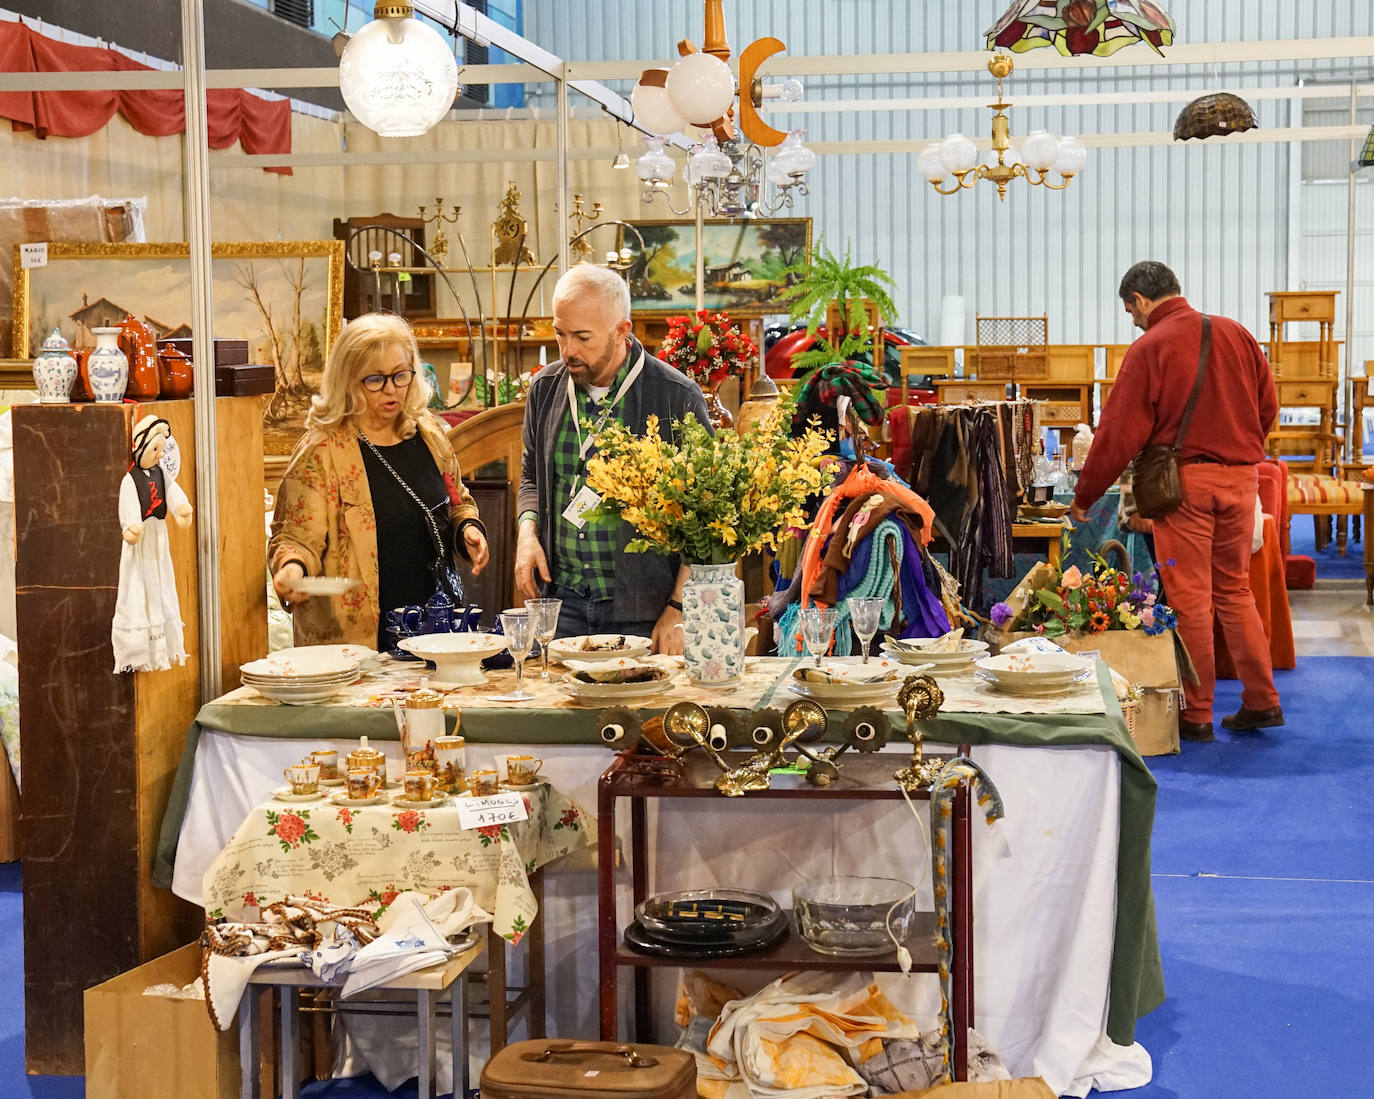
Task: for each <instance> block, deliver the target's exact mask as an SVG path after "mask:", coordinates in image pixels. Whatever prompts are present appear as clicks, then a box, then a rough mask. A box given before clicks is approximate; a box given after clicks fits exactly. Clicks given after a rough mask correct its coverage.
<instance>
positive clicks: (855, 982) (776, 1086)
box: [706, 973, 919, 1099]
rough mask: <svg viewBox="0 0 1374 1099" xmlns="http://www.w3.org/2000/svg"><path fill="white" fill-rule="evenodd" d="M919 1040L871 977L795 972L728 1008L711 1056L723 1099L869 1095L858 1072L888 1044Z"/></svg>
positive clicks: (713, 1039)
mask: <svg viewBox="0 0 1374 1099" xmlns="http://www.w3.org/2000/svg"><path fill="white" fill-rule="evenodd" d="M917 1037H919V1031H918V1030H917V1028H916V1024H915V1023H914V1022H912V1021H911V1020H910V1019H908V1018H907V1017H906V1016H905V1015H903V1014H902V1013H901V1012H900V1011H898V1010H897V1008H896V1007H895V1006H894V1005H893V1004H892V1002H891V1001H890V1000H889V999H888V998H887V997H886V996H884V995H883V993H882V992H881V991H879V989H878V986H877V983H876V982H875V981H874V979H873V975H872V974H871V973H850V974H845V975H842V976H841V975H836V974H829V973H795V974H789V975H788V976H785V977H782V978H779V979H778V980H776V981H774V982H773V983H772V984H770V985H768V986H767V987H766V988H764V989H762V990H760V991H759V992H757V993H755V994H754V995H753V996H750V997H748V998H747V999H743V1000H734V1001H731V1002H730V1003H728V1004H726V1005H725V1007H724V1008H723V1009H722V1011H721V1015H720V1019H719V1021H718V1022H717V1023H716V1025H715V1027H714V1029H713V1030H712V1032H711V1036H710V1038H709V1040H708V1041H707V1044H706V1051H707V1054H708V1055H709V1057H710V1059H711V1062H712V1064H713V1066H714V1068H715V1069H716V1070H717V1071H716V1072H715V1073H713V1075H715V1076H717V1077H718V1078H724V1079H723V1080H720V1079H718V1082H724V1081H727V1080H728V1081H729V1086H728V1088H727V1089H726V1090H725V1091H724V1092H720V1093H718V1094H720V1095H721V1096H722V1099H735V1097H736V1096H741V1097H746V1096H750V1095H752V1096H755V1097H767V1096H787V1097H788V1099H825V1097H828V1096H846V1095H863V1094H864V1093H865V1092H866V1091H867V1090H868V1084H867V1082H866V1081H865V1080H864V1079H863V1077H861V1076H860V1075H859V1074H858V1073H857V1072H855V1070H854V1069H853V1068H852V1067H851V1064H852V1063H854V1062H858V1061H862V1060H865V1059H866V1058H868V1057H871V1056H873V1055H875V1054H876V1053H878V1052H879V1051H880V1050H881V1048H882V1040H883V1039H885V1038H910V1039H915V1038H917Z"/></svg>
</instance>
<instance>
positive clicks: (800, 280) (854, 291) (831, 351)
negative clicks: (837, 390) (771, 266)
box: [779, 242, 897, 375]
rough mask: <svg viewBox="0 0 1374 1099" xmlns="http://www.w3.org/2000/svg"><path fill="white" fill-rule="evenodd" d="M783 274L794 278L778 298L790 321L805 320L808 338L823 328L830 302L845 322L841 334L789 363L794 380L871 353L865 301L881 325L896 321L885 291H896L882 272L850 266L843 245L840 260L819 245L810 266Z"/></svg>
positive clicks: (824, 338)
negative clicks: (786, 305)
mask: <svg viewBox="0 0 1374 1099" xmlns="http://www.w3.org/2000/svg"><path fill="white" fill-rule="evenodd" d="M786 273H787V274H788V275H793V276H796V282H794V283H793V284H792V285H791V286H789V287H788V288H787V289H786V290H784V291H783V292H782V294H780V295H779V296H780V297H783V298H789V299H791V301H792V319H793V320H794V321H796V320H801V319H802V318H805V319H806V331H807V334H808V335H811V336H815V335H816V331H817V329H819V328H820V326H821V325H822V324H824V323H825V314H826V308H827V306H829V305H830V303H831V302H834V303H836V305H838V306H839V311H840V315H841V316H842V317H844V318H845V322H844V331H843V332H840V333H835V332H829V331H827V332H826V334H825V335H824V336H822V337H820V338H819V339H817V340H816V343H815V344H814V345H813V346H812V347H811V349H810V350H808V351H802V352H800V353H799V354H797V355H794V356H793V357H792V368H793V371H794V373H796V374H798V375H800V374H802V373H804V372H806V371H808V370H811V369H813V368H815V367H817V366H824V365H825V364H826V363H833V362H841V361H845V362H847V361H849V360H851V359H854V358H856V357H857V356H859V355H862V354H863V353H864V352H865V351H870V350H871V349H872V345H873V337H872V336H871V334H870V333H869V330H868V312H867V310H866V309H865V307H864V301H865V300H868V301H870V302H872V303H873V304H874V306H876V307H877V310H878V315H879V316H880V317H881V318H882V319H883V322H884V323H886V324H891V323H893V322H895V321H896V319H897V307H896V305H894V304H893V302H892V297H891V295H890V294H889V293H888V288H891V289H893V290H895V289H896V288H897V284H896V283H894V282H893V281H892V277H891V276H890V275H888V273H887V272H886V271H884V270H883V269H882V268H881V267H875V266H873V265H872V264H865V265H863V266H860V267H856V266H854V264H853V263H852V262H851V261H850V258H849V246H848V245H847V244H846V245H845V250H844V258H843V259H840V258H839V257H837V256H835V254H834V253H832V252H831V251H829V250H828V249H827V248H826V247H825V246H824V245H823V244H821V243H819V242H818V243H817V245H816V252H815V255H813V256H812V258H811V262H810V263H806V262H802V263H799V264H796V265H795V266H793V267H789V268H788V269H787V272H786ZM837 338H838V341H839V342H838V343H836V342H835V340H836V339H837Z"/></svg>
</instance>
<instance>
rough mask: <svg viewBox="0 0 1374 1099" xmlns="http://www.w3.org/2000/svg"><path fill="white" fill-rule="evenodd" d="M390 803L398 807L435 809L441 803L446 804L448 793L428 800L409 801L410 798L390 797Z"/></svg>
mask: <svg viewBox="0 0 1374 1099" xmlns="http://www.w3.org/2000/svg"><path fill="white" fill-rule="evenodd" d="M391 804H392V805H394V806H396V808H398V809H437V808H439V806H441V805H447V804H448V795H447V794H441V795H440V796H438V797H433V798H430V799H429V800H428V801H411V800H410V798H392V799H391Z"/></svg>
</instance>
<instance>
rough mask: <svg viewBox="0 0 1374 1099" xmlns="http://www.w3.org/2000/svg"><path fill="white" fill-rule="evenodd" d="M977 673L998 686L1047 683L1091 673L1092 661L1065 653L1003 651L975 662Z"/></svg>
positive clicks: (1062, 682)
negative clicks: (1022, 654)
mask: <svg viewBox="0 0 1374 1099" xmlns="http://www.w3.org/2000/svg"><path fill="white" fill-rule="evenodd" d="M975 666H976V667H977V668H978V670H979V671H980V672H983V673H986V675H987V676H988V677H991V678H992V679H994V680H995V681H996V682H997V684H998V685H999V686H1006V685H1008V684H1011V685H1015V686H1026V687H1029V686H1032V685H1034V686H1050V685H1052V684H1056V683H1058V684H1065V683H1068V682H1069V681H1070V680H1072V679H1074V678H1077V677H1081V676H1083V675H1086V674H1090V673H1091V672H1092V670H1093V664H1092V662H1091V661H1089V660H1084V659H1083V658H1082V657H1078V656H1070V655H1069V654H1068V653H1034V654H1032V655H1030V656H1021V655H1012V654H1009V653H1003V654H1001V655H999V656H986V657H984V658H983V659H981V660H979V661H977V662H976V665H975Z"/></svg>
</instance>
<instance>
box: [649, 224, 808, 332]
mask: <svg viewBox="0 0 1374 1099" xmlns="http://www.w3.org/2000/svg"><path fill="white" fill-rule="evenodd" d="M632 224H633V225H634V228H635V229H636V230H637V231H638V234H639V235H638V236H636V235H635V233H633V232H626V233H624V240H623V242H622V243H623V246H624V247H627V248H629V249H630V250H631V253H632V255H633V258H632V260H631V262H630V266H629V268H628V269H627V270H626V272H625V274H626V277H627V278H628V279H629V282H630V305H631V308H632V309H633V311H634V312H635V313H637V314H642V313H682V312H687V311H690V310H692V309H695V308H696V263H697V249H696V223H695V222H691V221H636V222H633V223H632ZM701 236H702V249H701V252H702V257H703V262H704V265H705V271H704V274H703V278H702V283H703V289H704V291H705V297H704V304H705V306H706V308H707V309H721V310H724V311H725V312H727V313H729V314H730V315H731V316H737V317H761V316H765V315H766V314H769V313H786V312H787V311H788V309H789V303H788V302H787V301H786V300H785V299H781V298H779V297H778V295H779V294H780V293H781V292H782V291H783V290H784V289H786V288H787V286H788V285H789V284H790V282H791V281H793V278H794V277H793V276H789V275H786V274H784V272H785V271H786V269H787V268H788V267H791V266H793V265H795V264H799V263H809V262H810V260H811V219H810V218H757V219H748V220H739V221H708V222H706V224H705V226H704V227H703V228H702V233H701ZM641 241H642V246H641Z"/></svg>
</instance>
